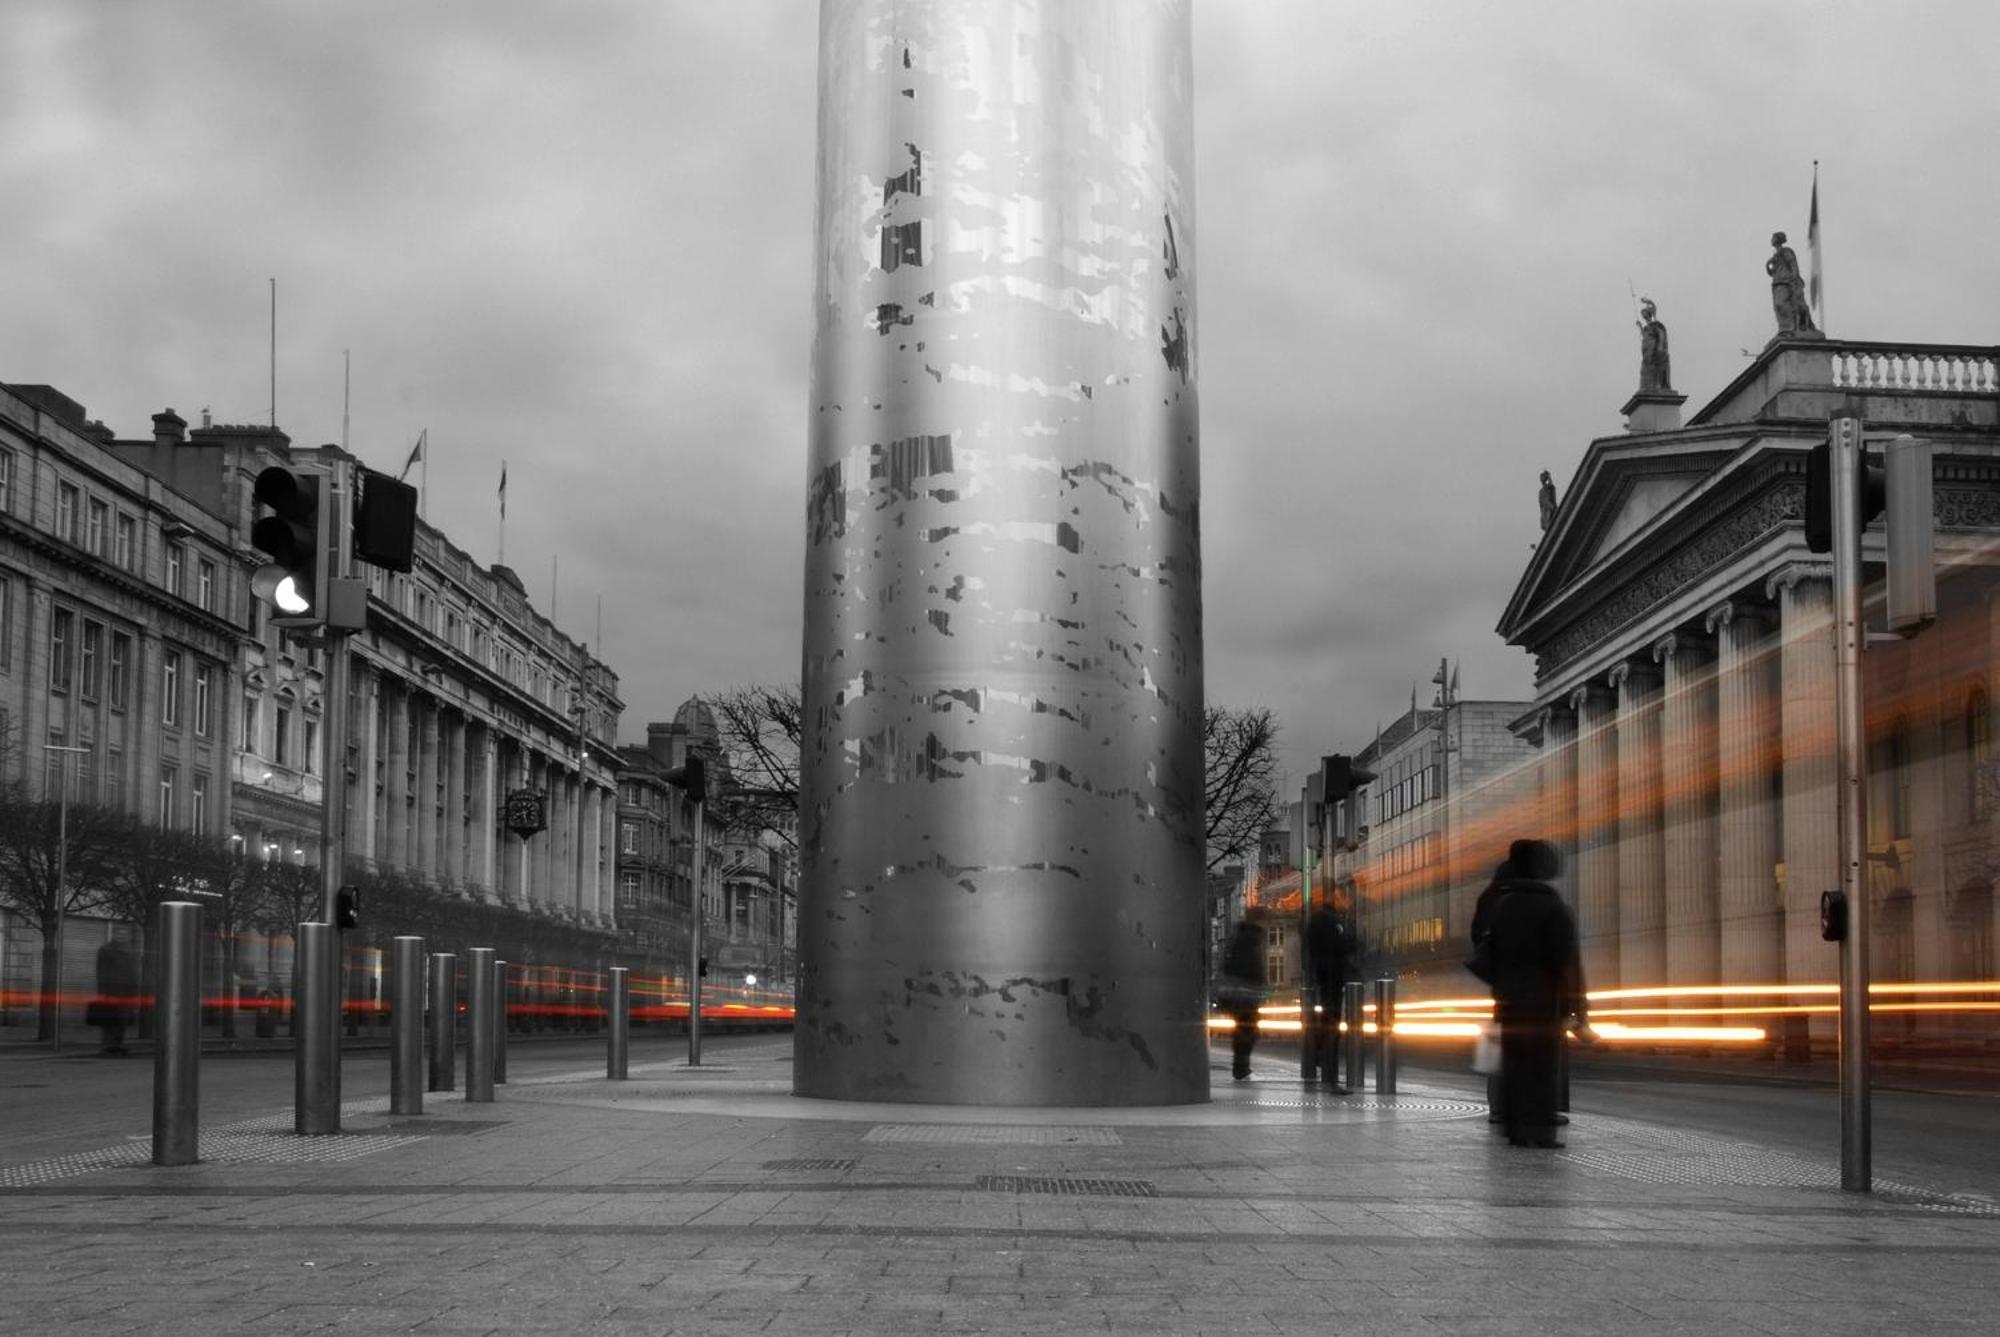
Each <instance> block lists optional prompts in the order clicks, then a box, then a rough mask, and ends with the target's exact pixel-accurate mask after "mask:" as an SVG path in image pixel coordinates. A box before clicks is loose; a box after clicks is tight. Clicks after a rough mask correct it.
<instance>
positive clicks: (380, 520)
mask: <svg viewBox="0 0 2000 1337" xmlns="http://www.w3.org/2000/svg"><path fill="white" fill-rule="evenodd" d="M360 474H361V500H360V501H358V502H357V503H355V507H354V556H355V557H356V558H357V559H358V560H360V561H363V562H368V563H370V564H371V565H374V566H379V567H382V568H384V569H385V570H389V571H408V570H409V569H410V559H411V558H412V557H413V556H414V555H415V552H416V545H417V490H416V489H415V488H413V487H411V486H410V485H409V484H408V483H405V482H403V481H402V480H400V479H396V478H391V477H389V475H387V474H379V473H376V472H375V471H374V470H373V469H362V470H360Z"/></svg>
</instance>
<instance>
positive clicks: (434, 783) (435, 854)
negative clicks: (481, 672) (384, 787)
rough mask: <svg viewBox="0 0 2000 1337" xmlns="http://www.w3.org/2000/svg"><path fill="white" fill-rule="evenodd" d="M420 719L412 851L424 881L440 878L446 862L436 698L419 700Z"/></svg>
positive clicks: (427, 696)
mask: <svg viewBox="0 0 2000 1337" xmlns="http://www.w3.org/2000/svg"><path fill="white" fill-rule="evenodd" d="M417 718H418V720H419V721H420V722H421V723H420V728H419V733H418V742H417V765H416V772H417V793H416V800H417V802H416V819H417V825H416V842H415V843H416V849H415V850H414V851H412V855H413V858H414V860H415V862H416V865H417V871H418V872H419V873H421V874H422V875H423V876H425V877H429V878H436V877H441V876H442V875H443V873H444V867H443V864H444V860H443V859H442V858H441V857H440V854H439V849H440V845H439V840H438V836H439V834H440V833H439V828H440V827H441V826H442V825H443V821H442V816H441V814H440V813H439V811H438V808H439V804H438V766H439V763H440V762H441V761H442V760H443V756H442V753H441V752H440V749H439V746H438V702H437V698H436V697H434V696H429V695H425V696H420V697H418V698H417Z"/></svg>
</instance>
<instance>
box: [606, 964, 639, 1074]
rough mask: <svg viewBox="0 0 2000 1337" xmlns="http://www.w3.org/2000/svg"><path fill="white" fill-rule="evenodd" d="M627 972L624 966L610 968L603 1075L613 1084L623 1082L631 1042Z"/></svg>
mask: <svg viewBox="0 0 2000 1337" xmlns="http://www.w3.org/2000/svg"><path fill="white" fill-rule="evenodd" d="M628 975H629V972H628V971H627V970H626V968H625V967H624V966H613V967H611V1000H610V1003H609V1005H608V1006H609V1009H610V1011H609V1014H608V1015H607V1016H606V1018H605V1020H606V1021H607V1022H608V1023H609V1025H607V1026H606V1027H605V1028H604V1029H605V1033H606V1035H607V1037H608V1038H607V1039H606V1040H605V1059H604V1075H605V1076H606V1077H609V1078H610V1079H611V1080H612V1081H614V1082H622V1081H624V1080H625V1068H626V1055H627V1051H628V1048H629V1043H630V1040H631V1025H632V1009H631V1006H630V998H629V995H628V994H627V992H626V991H627V990H628V989H629V988H630V984H629V983H628Z"/></svg>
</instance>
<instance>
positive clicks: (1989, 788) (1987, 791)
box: [0, 651, 2000, 818]
mask: <svg viewBox="0 0 2000 1337" xmlns="http://www.w3.org/2000/svg"><path fill="white" fill-rule="evenodd" d="M4 659H5V652H4V651H0V662H4ZM1965 764H1966V766H1967V768H1968V770H1969V771H1970V773H1971V780H1972V815H1973V816H1974V817H1979V818H1985V817H1988V816H1991V815H1992V812H1993V800H1994V798H1995V781H1996V780H2000V776H1996V775H1994V774H1993V712H1992V708H1991V707H1990V705H1989V704H1988V701H1987V696H1986V689H1985V688H1984V687H1975V688H1973V689H1972V695H1971V696H1969V697H1967V698H1966V701H1965Z"/></svg>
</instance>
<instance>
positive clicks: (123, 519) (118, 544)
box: [111, 514, 139, 571]
mask: <svg viewBox="0 0 2000 1337" xmlns="http://www.w3.org/2000/svg"><path fill="white" fill-rule="evenodd" d="M138 549H139V522H138V521H137V520H134V519H133V518H132V517H131V516H129V515H122V514H121V515H120V516H119V517H118V528H117V532H116V533H115V534H114V535H113V537H112V540H111V561H112V563H113V564H114V565H115V566H117V567H118V568H119V569H120V570H121V571H130V570H131V569H132V562H133V559H134V556H135V555H136V554H137V552H138Z"/></svg>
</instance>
